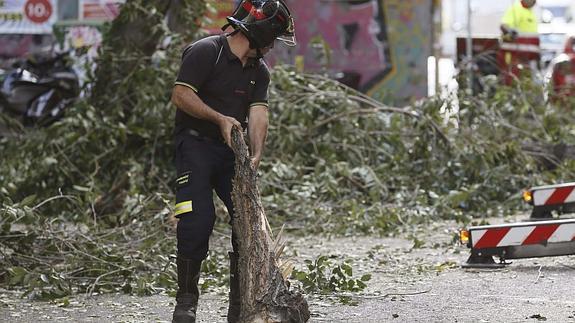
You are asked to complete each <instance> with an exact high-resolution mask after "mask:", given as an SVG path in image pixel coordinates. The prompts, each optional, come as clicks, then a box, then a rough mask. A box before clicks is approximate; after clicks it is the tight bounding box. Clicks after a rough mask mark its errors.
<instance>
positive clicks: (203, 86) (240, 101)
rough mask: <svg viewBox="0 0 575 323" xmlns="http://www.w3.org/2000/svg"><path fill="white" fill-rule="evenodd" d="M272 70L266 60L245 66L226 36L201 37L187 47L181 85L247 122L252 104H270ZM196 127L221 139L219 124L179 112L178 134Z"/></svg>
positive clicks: (216, 106) (180, 79)
mask: <svg viewBox="0 0 575 323" xmlns="http://www.w3.org/2000/svg"><path fill="white" fill-rule="evenodd" d="M269 83H270V73H269V69H268V67H267V65H266V64H265V62H264V60H263V59H257V60H256V59H250V60H248V63H247V64H246V65H245V66H242V63H241V61H240V60H239V58H238V57H237V56H235V55H234V54H233V53H232V51H231V49H230V45H229V44H228V41H227V39H226V36H225V35H219V36H210V37H206V38H204V39H201V40H199V41H197V42H195V43H193V44H191V45H189V46H188V47H186V49H185V50H184V53H183V55H182V65H181V67H180V72H179V74H178V78H177V80H176V83H175V84H177V85H183V86H187V87H189V88H190V89H192V90H193V91H194V92H196V94H197V95H198V96H199V97H200V99H202V101H203V102H204V103H205V104H207V105H208V106H209V107H210V108H212V109H214V110H216V111H218V112H220V113H221V114H224V115H226V116H231V117H234V118H235V119H237V120H238V121H239V122H241V123H242V124H243V125H244V126H245V125H246V124H247V117H248V112H249V109H250V107H252V106H256V105H264V106H268V86H269ZM182 129H194V130H196V131H197V132H199V133H200V134H201V135H202V136H207V137H211V138H214V139H218V140H221V139H222V137H221V134H220V129H219V127H218V126H217V125H216V124H214V123H212V122H210V121H206V120H202V119H198V118H195V117H193V116H191V115H189V114H187V113H185V112H184V111H182V110H181V109H179V108H178V110H177V111H176V129H175V130H176V133H178V132H180V131H181V130H182Z"/></svg>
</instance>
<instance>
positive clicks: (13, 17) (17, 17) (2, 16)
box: [0, 12, 24, 21]
mask: <svg viewBox="0 0 575 323" xmlns="http://www.w3.org/2000/svg"><path fill="white" fill-rule="evenodd" d="M22 19H24V16H23V15H22V13H20V12H1V13H0V20H7V21H22Z"/></svg>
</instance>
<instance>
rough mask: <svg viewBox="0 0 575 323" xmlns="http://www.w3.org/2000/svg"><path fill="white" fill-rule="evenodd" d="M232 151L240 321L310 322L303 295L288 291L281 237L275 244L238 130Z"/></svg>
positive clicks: (233, 133) (255, 177) (244, 145)
mask: <svg viewBox="0 0 575 323" xmlns="http://www.w3.org/2000/svg"><path fill="white" fill-rule="evenodd" d="M232 149H233V151H234V153H235V156H236V163H235V176H234V180H233V191H232V201H233V203H234V212H235V216H234V220H233V223H232V226H233V229H234V232H235V233H236V235H237V237H238V245H239V261H238V270H239V277H240V279H239V281H240V299H241V314H240V322H266V323H267V322H294V323H295V322H307V321H308V320H309V317H310V313H309V308H308V304H307V302H306V300H305V299H304V298H303V296H302V295H301V294H300V293H294V292H293V291H290V290H289V284H288V282H287V280H286V277H284V275H283V273H282V270H281V269H280V268H281V264H280V259H279V254H280V253H281V249H282V244H281V243H280V242H279V240H280V239H281V237H279V235H278V237H276V239H275V241H274V239H273V237H272V235H271V230H270V229H269V224H268V222H267V218H266V215H265V212H264V209H263V206H262V203H261V199H260V193H259V190H258V187H257V172H256V170H254V169H253V168H252V166H251V160H250V156H249V153H248V148H247V145H246V143H245V142H244V140H243V137H242V136H241V133H240V131H239V130H238V129H235V128H234V129H233V130H232ZM280 235H281V234H280Z"/></svg>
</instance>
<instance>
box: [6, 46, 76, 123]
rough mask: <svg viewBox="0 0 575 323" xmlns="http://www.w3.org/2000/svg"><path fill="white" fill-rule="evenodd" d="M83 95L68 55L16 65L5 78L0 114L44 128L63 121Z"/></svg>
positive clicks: (38, 57)
mask: <svg viewBox="0 0 575 323" xmlns="http://www.w3.org/2000/svg"><path fill="white" fill-rule="evenodd" d="M79 93H80V85H79V80H78V76H77V74H76V73H75V72H74V70H73V68H72V67H71V63H70V60H69V52H64V53H60V54H57V55H55V56H48V57H45V56H35V57H31V58H29V59H26V60H23V61H20V62H17V63H15V64H14V66H13V70H12V71H8V72H6V73H5V75H4V80H3V81H2V87H1V88H0V113H3V114H5V115H8V116H10V117H12V118H14V119H17V120H18V121H20V122H21V123H22V124H23V125H24V126H45V125H49V124H51V123H53V122H54V121H57V120H58V119H60V118H61V117H62V116H63V114H64V111H65V110H66V107H68V106H69V105H70V103H71V102H73V101H74V100H75V99H76V98H77V97H78V95H79Z"/></svg>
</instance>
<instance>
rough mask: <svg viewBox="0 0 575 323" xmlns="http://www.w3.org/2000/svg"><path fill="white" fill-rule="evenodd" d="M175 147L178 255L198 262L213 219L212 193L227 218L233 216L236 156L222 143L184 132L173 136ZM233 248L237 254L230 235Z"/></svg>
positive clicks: (206, 241)
mask: <svg viewBox="0 0 575 323" xmlns="http://www.w3.org/2000/svg"><path fill="white" fill-rule="evenodd" d="M175 144H176V154H175V163H176V170H177V173H178V177H177V180H176V210H175V212H176V217H178V218H179V221H178V228H177V238H178V255H179V256H183V257H185V258H188V259H194V260H198V261H201V260H203V259H205V258H206V257H207V253H208V248H209V238H210V235H211V234H212V231H213V228H214V223H215V219H216V214H215V209H214V201H213V191H214V190H215V192H216V194H217V195H218V197H219V198H220V199H221V200H222V201H223V202H224V204H225V206H226V208H227V209H228V213H229V215H230V219H231V217H233V214H234V209H233V204H232V198H231V192H232V178H233V176H234V160H235V156H234V153H233V151H232V150H231V148H229V147H228V146H227V145H226V144H225V143H223V142H218V141H215V140H211V139H208V138H203V137H198V136H193V135H190V134H188V133H185V132H181V133H180V134H178V135H177V136H176V142H175ZM230 222H231V220H230ZM232 245H233V248H234V251H236V252H237V243H236V237H235V234H233V233H232Z"/></svg>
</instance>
